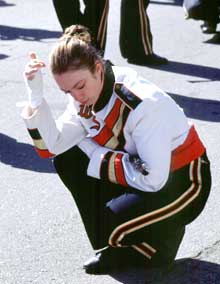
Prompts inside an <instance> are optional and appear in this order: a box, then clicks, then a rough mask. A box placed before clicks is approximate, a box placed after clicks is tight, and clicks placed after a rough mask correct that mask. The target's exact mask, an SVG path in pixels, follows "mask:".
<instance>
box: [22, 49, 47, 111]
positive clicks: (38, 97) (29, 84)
mask: <svg viewBox="0 0 220 284" xmlns="http://www.w3.org/2000/svg"><path fill="white" fill-rule="evenodd" d="M29 57H30V60H29V62H28V63H27V64H26V66H25V70H24V81H25V85H26V89H27V93H28V102H29V106H30V107H31V108H33V109H35V108H38V107H39V106H40V104H41V103H42V99H43V79H42V73H41V69H42V68H43V67H45V66H46V65H45V63H44V62H43V61H42V60H40V59H38V58H37V55H36V53H34V52H31V53H30V54H29Z"/></svg>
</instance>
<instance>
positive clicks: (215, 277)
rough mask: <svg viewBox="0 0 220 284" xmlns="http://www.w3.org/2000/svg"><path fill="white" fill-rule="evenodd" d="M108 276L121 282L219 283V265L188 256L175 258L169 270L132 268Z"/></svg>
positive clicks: (131, 283) (166, 283) (168, 283)
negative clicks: (186, 257)
mask: <svg viewBox="0 0 220 284" xmlns="http://www.w3.org/2000/svg"><path fill="white" fill-rule="evenodd" d="M110 276H111V277H113V278H114V279H116V280H118V281H119V282H120V283H123V284H134V283H140V284H219V283H220V265H219V264H216V263H211V262H208V261H203V260H199V259H192V258H188V259H180V260H176V261H175V264H174V267H173V268H172V270H169V271H161V270H159V269H154V270H151V271H150V270H149V271H146V270H144V269H134V270H132V271H124V272H120V273H115V274H111V275H110Z"/></svg>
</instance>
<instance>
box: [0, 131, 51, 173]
mask: <svg viewBox="0 0 220 284" xmlns="http://www.w3.org/2000/svg"><path fill="white" fill-rule="evenodd" d="M0 163H4V164H6V165H11V166H12V167H14V168H20V169H25V170H30V171H36V172H42V173H55V169H54V167H53V164H52V160H50V159H42V158H40V157H39V156H38V155H37V153H36V151H35V150H34V147H33V146H31V145H30V144H26V143H20V142H17V141H16V140H15V139H14V138H12V137H9V136H7V135H5V134H2V133H0Z"/></svg>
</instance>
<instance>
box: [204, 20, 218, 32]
mask: <svg viewBox="0 0 220 284" xmlns="http://www.w3.org/2000/svg"><path fill="white" fill-rule="evenodd" d="M216 26H217V24H214V23H210V22H204V24H202V25H201V30H202V32H203V33H204V34H215V33H216Z"/></svg>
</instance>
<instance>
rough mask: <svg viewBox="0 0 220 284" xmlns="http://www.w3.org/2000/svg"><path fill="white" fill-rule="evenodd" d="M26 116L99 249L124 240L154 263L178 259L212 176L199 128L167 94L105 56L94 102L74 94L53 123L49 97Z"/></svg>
mask: <svg viewBox="0 0 220 284" xmlns="http://www.w3.org/2000/svg"><path fill="white" fill-rule="evenodd" d="M24 121H25V123H26V126H27V129H28V131H29V133H30V135H31V137H32V139H33V142H34V144H35V147H36V150H37V152H38V153H39V155H40V156H41V157H54V164H55V168H56V170H57V172H58V174H59V176H60V177H61V179H62V180H63V182H64V184H65V185H66V186H67V188H68V189H69V190H70V191H71V193H72V195H73V197H74V200H75V202H76V204H77V207H78V208H79V212H80V214H81V217H82V220H83V222H84V225H85V228H86V231H87V234H88V237H89V239H90V242H91V243H92V245H93V248H94V249H101V248H103V247H106V246H109V250H110V251H114V252H120V251H125V250H122V249H123V248H125V247H127V248H128V249H129V250H131V249H132V253H133V252H134V253H135V254H136V255H139V256H138V257H140V258H143V257H144V258H143V259H144V260H149V261H150V262H151V263H156V264H158V263H161V262H162V263H166V261H167V262H168V261H169V260H170V261H173V259H174V258H175V256H176V253H177V250H178V247H179V245H180V242H181V240H182V238H183V235H184V231H185V226H186V225H187V224H189V223H190V222H191V221H193V220H194V219H195V218H196V217H197V216H198V215H199V214H200V212H201V211H202V210H203V208H204V206H205V204H206V201H207V198H208V196H209V192H210V184H211V177H210V168H209V167H210V165H209V160H208V158H207V155H206V149H205V147H204V145H203V143H202V142H201V140H200V138H199V136H198V134H197V132H196V130H195V127H194V126H193V125H192V124H191V123H190V122H189V121H188V120H187V118H186V117H185V115H184V113H183V111H182V109H181V108H179V107H178V106H177V105H176V103H175V102H174V101H173V100H172V99H171V98H170V97H169V96H168V95H167V94H165V93H164V92H163V91H161V90H160V89H159V88H158V87H156V86H155V85H153V84H152V83H150V82H148V81H147V80H145V79H144V78H142V77H139V76H138V74H137V73H136V72H135V71H134V70H132V69H130V68H124V67H117V66H111V64H109V63H108V62H106V64H105V80H104V87H103V90H102V94H101V95H100V97H99V99H98V101H97V103H96V104H95V105H94V106H83V105H80V104H79V103H78V102H76V101H75V100H73V99H72V98H71V99H70V103H69V105H68V107H67V109H66V111H65V112H64V114H63V115H62V116H61V117H59V119H58V120H57V121H56V122H55V121H54V119H53V118H52V115H51V113H50V110H49V107H48V105H47V103H46V101H45V100H44V101H43V103H42V104H41V105H40V107H39V108H38V109H37V110H36V111H35V113H34V114H32V115H31V116H30V117H24ZM76 145H77V146H76ZM135 257H136V256H135ZM124 261H125V260H124ZM88 267H89V266H87V265H85V269H87V268H88ZM87 272H88V273H90V272H91V271H89V268H88V269H87ZM93 272H94V271H92V273H93ZM96 272H97V271H96Z"/></svg>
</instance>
